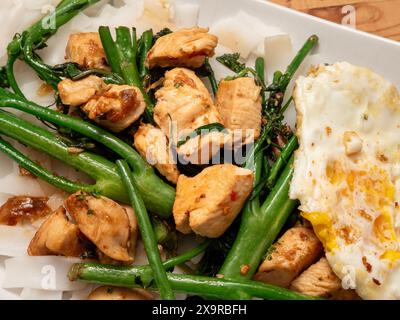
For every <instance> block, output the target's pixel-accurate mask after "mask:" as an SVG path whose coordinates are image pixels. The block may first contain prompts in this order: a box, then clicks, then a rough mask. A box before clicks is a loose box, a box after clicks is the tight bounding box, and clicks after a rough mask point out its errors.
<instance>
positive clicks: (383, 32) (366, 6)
mask: <svg viewBox="0 0 400 320" xmlns="http://www.w3.org/2000/svg"><path fill="white" fill-rule="evenodd" d="M271 1H272V2H275V3H278V4H281V5H284V6H287V7H289V8H293V9H296V10H299V11H302V12H305V13H308V14H311V15H314V16H317V17H320V18H324V19H327V20H330V21H334V22H337V23H341V22H342V19H343V17H344V16H345V15H346V14H343V13H342V8H343V7H344V6H346V5H351V6H353V7H354V9H355V16H356V28H357V29H359V30H363V31H367V32H371V33H374V34H376V35H379V36H383V37H387V38H390V39H393V40H397V41H400V0H271Z"/></svg>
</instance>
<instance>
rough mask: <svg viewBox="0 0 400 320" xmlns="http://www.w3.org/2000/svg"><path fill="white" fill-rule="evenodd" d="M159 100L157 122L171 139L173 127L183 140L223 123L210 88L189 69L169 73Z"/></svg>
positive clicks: (155, 113)
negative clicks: (202, 128)
mask: <svg viewBox="0 0 400 320" xmlns="http://www.w3.org/2000/svg"><path fill="white" fill-rule="evenodd" d="M156 98H157V104H156V106H155V108H154V120H155V122H156V123H157V124H158V126H159V127H160V128H161V130H162V131H163V132H164V133H165V134H166V136H167V137H168V138H170V131H171V130H170V124H171V125H172V127H173V129H174V132H176V133H177V136H178V137H181V136H183V135H185V134H190V133H191V132H192V131H193V130H194V129H197V128H199V127H202V126H204V125H207V124H210V123H216V122H218V123H222V119H221V117H220V115H219V113H218V111H217V109H216V108H215V106H214V104H213V101H212V99H211V95H210V93H209V92H208V90H207V88H206V87H205V85H204V84H203V82H202V81H201V80H200V79H199V77H197V76H196V74H195V73H194V72H193V71H191V70H189V69H185V68H175V69H172V70H171V71H168V72H166V73H165V81H164V86H163V88H161V89H160V90H158V91H157V92H156ZM175 142H176V141H175Z"/></svg>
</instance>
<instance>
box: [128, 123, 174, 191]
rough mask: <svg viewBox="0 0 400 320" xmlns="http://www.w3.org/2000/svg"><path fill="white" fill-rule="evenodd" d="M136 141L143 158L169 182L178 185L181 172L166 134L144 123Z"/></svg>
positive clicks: (135, 138)
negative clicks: (169, 146) (174, 159)
mask: <svg viewBox="0 0 400 320" xmlns="http://www.w3.org/2000/svg"><path fill="white" fill-rule="evenodd" d="M134 140H135V148H136V150H137V151H139V153H140V154H141V156H142V157H143V158H145V159H146V161H147V162H148V163H149V164H151V165H153V166H155V167H156V169H157V170H158V171H159V172H160V173H161V174H162V175H163V176H164V177H166V178H167V179H168V181H170V182H172V183H174V184H176V182H177V181H178V177H179V171H178V167H177V165H176V163H174V161H173V157H172V154H171V152H170V150H169V148H168V141H167V137H166V136H165V134H164V133H163V132H162V131H161V130H160V129H159V128H156V127H154V126H152V125H151V124H144V123H142V124H141V125H140V127H139V129H138V131H137V132H136V134H135V137H134Z"/></svg>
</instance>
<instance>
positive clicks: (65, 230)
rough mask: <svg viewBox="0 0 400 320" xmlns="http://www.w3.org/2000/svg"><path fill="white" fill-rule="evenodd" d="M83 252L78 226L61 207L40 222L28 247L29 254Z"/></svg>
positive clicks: (71, 253) (72, 253) (66, 254)
mask: <svg viewBox="0 0 400 320" xmlns="http://www.w3.org/2000/svg"><path fill="white" fill-rule="evenodd" d="M84 252H85V246H84V244H83V240H82V238H81V236H80V231H79V228H78V226H77V225H75V224H73V223H72V222H70V221H69V220H68V218H67V215H66V213H65V209H64V208H62V207H60V208H59V209H58V210H56V211H55V212H54V213H52V214H51V215H50V216H49V217H48V218H47V219H46V221H44V222H43V223H42V225H41V226H40V228H39V230H38V231H37V232H36V234H35V236H34V237H33V239H32V241H31V242H30V244H29V247H28V254H29V255H30V256H46V255H62V256H67V257H79V256H80V255H81V254H82V253H84Z"/></svg>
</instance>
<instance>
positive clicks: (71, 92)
mask: <svg viewBox="0 0 400 320" xmlns="http://www.w3.org/2000/svg"><path fill="white" fill-rule="evenodd" d="M106 86H107V85H106V84H105V83H104V81H103V79H101V78H99V77H96V76H88V77H86V78H84V79H82V80H77V81H72V80H70V79H65V80H62V81H61V82H60V83H59V84H58V92H59V95H60V98H61V101H62V102H63V104H66V105H69V106H72V107H78V106H80V105H82V104H85V103H86V102H88V101H89V100H90V99H92V98H93V97H94V96H95V95H96V94H98V93H99V92H101V91H103V90H104V89H105V88H106Z"/></svg>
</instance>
